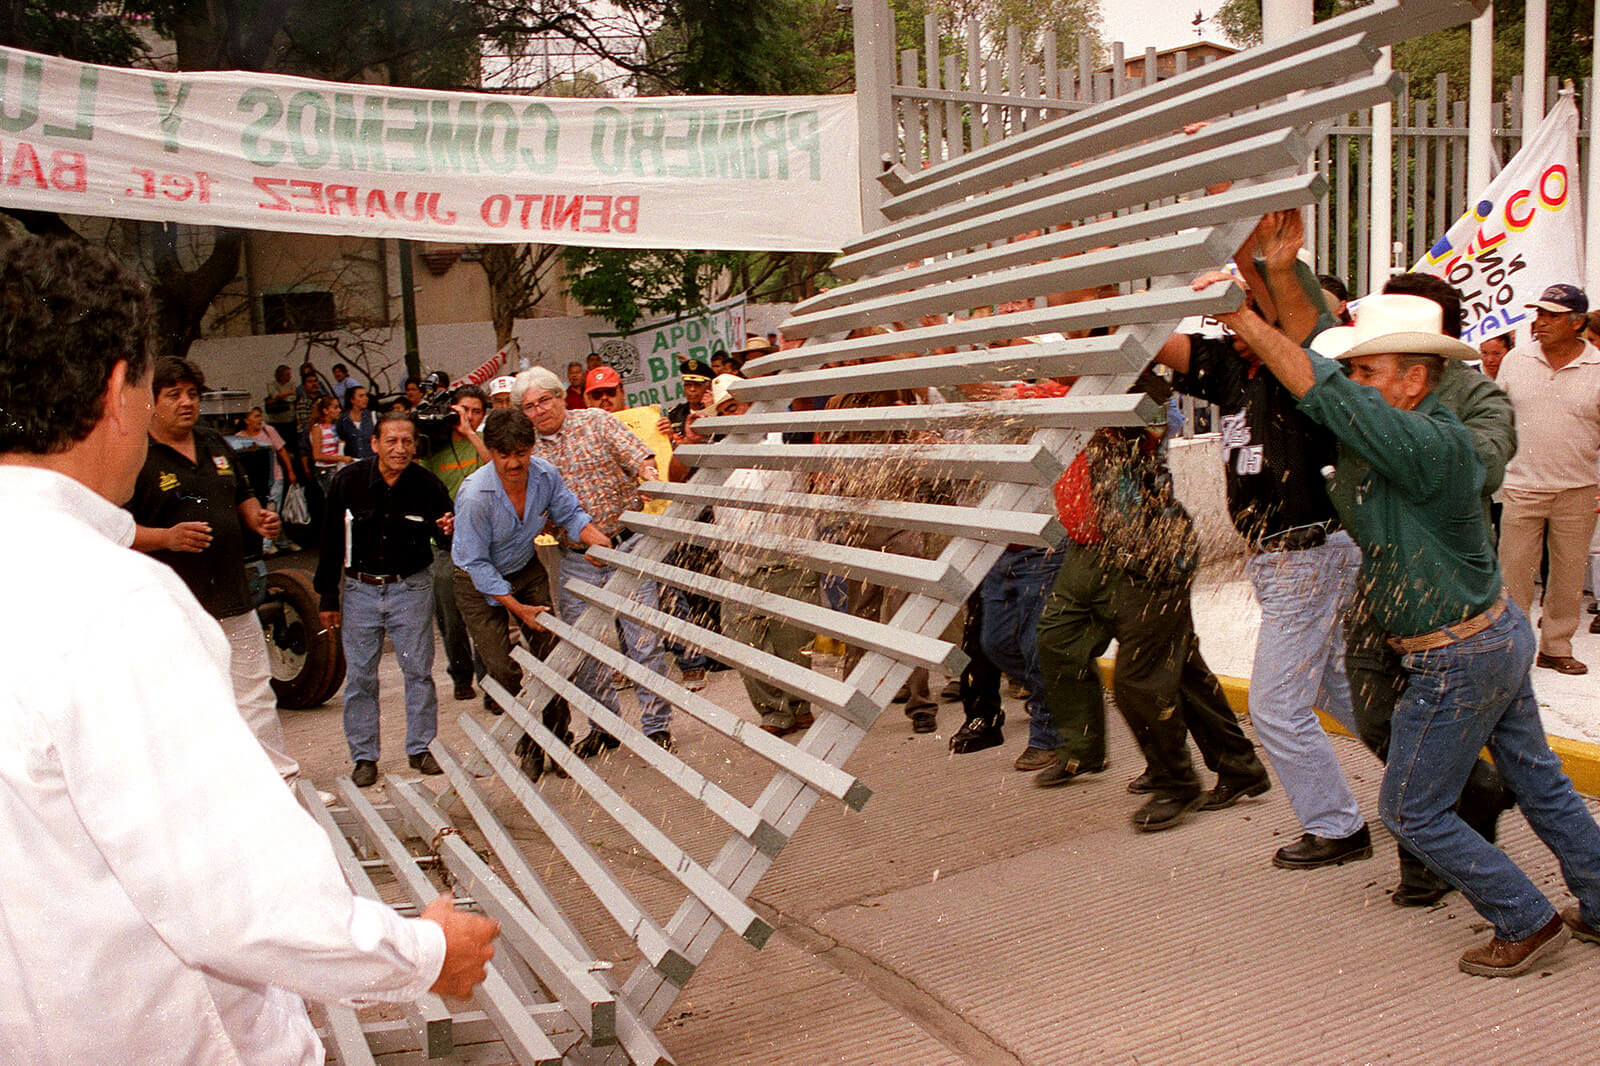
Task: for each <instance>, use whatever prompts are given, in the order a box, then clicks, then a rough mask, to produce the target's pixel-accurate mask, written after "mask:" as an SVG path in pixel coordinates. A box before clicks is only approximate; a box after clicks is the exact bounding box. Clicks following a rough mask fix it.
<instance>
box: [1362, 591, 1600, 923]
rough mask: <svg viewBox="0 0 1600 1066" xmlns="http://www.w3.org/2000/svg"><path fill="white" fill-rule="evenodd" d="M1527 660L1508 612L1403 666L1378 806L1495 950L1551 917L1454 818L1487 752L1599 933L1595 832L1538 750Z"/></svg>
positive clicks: (1544, 745)
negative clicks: (1487, 930) (1497, 942)
mask: <svg viewBox="0 0 1600 1066" xmlns="http://www.w3.org/2000/svg"><path fill="white" fill-rule="evenodd" d="M1533 656H1534V636H1533V627H1532V626H1530V625H1529V624H1528V618H1527V616H1526V615H1525V614H1523V613H1522V611H1521V609H1519V608H1518V607H1517V605H1516V604H1515V603H1509V602H1508V603H1507V605H1506V610H1505V613H1504V614H1503V615H1501V616H1500V618H1499V619H1498V620H1496V621H1495V623H1494V624H1493V625H1491V626H1490V627H1489V628H1488V629H1486V630H1484V631H1483V632H1482V633H1479V634H1478V635H1476V636H1474V637H1469V638H1468V639H1466V640H1463V641H1459V642H1458V643H1455V644H1451V645H1449V646H1447V647H1443V648H1438V649H1435V650H1433V651H1424V652H1413V653H1411V654H1409V655H1407V656H1406V657H1405V659H1404V664H1405V670H1406V677H1407V682H1406V689H1405V691H1404V692H1403V693H1402V694H1401V696H1400V701H1399V702H1398V703H1397V704H1396V705H1395V709H1394V732H1393V734H1392V736H1391V738H1390V741H1389V765H1388V769H1387V770H1386V771H1385V773H1384V775H1383V790H1382V792H1381V793H1380V796H1379V813H1380V814H1382V816H1383V824H1384V825H1386V826H1388V827H1389V831H1390V832H1392V833H1393V834H1394V835H1395V836H1396V837H1398V838H1399V839H1400V841H1401V842H1402V843H1403V844H1405V845H1406V846H1407V847H1408V848H1410V849H1411V850H1412V851H1413V852H1414V853H1415V854H1416V855H1418V856H1419V857H1420V858H1421V859H1422V860H1423V861H1424V862H1426V863H1427V864H1428V866H1430V867H1431V868H1432V869H1433V870H1434V871H1436V872H1437V873H1438V874H1439V876H1441V877H1443V878H1444V879H1445V880H1446V881H1448V882H1450V884H1452V885H1454V886H1455V887H1456V888H1458V889H1460V890H1461V894H1462V895H1463V896H1465V897H1466V898H1467V901H1468V902H1469V903H1471V904H1472V906H1473V907H1474V908H1475V909H1476V910H1477V912H1478V913H1479V914H1481V915H1483V917H1484V918H1486V919H1487V920H1488V921H1489V922H1491V923H1492V924H1493V925H1494V931H1495V935H1496V936H1498V937H1499V938H1500V939H1502V940H1522V939H1524V938H1525V937H1529V936H1532V935H1533V934H1534V933H1536V932H1538V931H1539V929H1540V928H1542V927H1543V926H1544V925H1545V923H1546V922H1548V921H1549V920H1550V919H1551V917H1552V916H1553V915H1554V914H1555V909H1554V908H1553V907H1552V906H1551V905H1550V901H1549V900H1548V899H1546V898H1545V896H1544V894H1543V893H1541V892H1540V891H1539V890H1538V888H1536V887H1534V884H1533V882H1532V881H1531V880H1529V878H1528V875H1527V874H1525V873H1523V872H1522V870H1521V869H1519V868H1518V867H1517V865H1516V864H1515V863H1513V862H1512V861H1511V860H1510V859H1509V858H1507V857H1506V854H1505V852H1503V851H1501V850H1500V849H1499V848H1497V847H1495V846H1494V845H1493V844H1490V843H1489V842H1488V841H1486V840H1484V839H1483V837H1481V836H1479V835H1478V834H1477V833H1474V832H1473V831H1472V830H1471V829H1470V828H1468V827H1467V823H1466V822H1464V821H1462V820H1461V816H1460V815H1458V814H1457V813H1456V812H1455V809H1454V808H1455V803H1456V801H1457V800H1458V799H1459V798H1460V797H1461V788H1462V786H1463V785H1465V784H1466V781H1467V774H1468V773H1470V772H1471V770H1472V765H1473V763H1474V762H1475V761H1476V760H1477V757H1478V752H1479V751H1481V750H1482V749H1483V747H1484V745H1485V744H1487V745H1488V748H1489V753H1490V754H1491V755H1493V756H1494V763H1495V768H1496V769H1498V770H1499V771H1500V774H1501V776H1502V777H1504V779H1505V783H1506V786H1507V787H1508V788H1510V789H1512V791H1514V792H1515V793H1516V797H1517V806H1519V807H1521V808H1522V813H1523V815H1524V816H1526V817H1527V819H1528V824H1529V825H1531V826H1532V827H1533V831H1534V832H1535V833H1537V834H1538V835H1539V839H1540V840H1542V841H1544V843H1545V846H1546V847H1548V848H1549V849H1550V850H1551V851H1552V852H1554V853H1555V856H1556V859H1557V860H1558V861H1559V862H1560V863H1561V874H1562V876H1563V877H1564V878H1565V879H1566V882H1567V887H1568V888H1570V889H1571V890H1572V894H1573V895H1575V896H1577V897H1578V902H1579V904H1580V905H1581V906H1582V913H1583V920H1584V921H1585V922H1588V923H1589V924H1590V925H1591V926H1596V925H1600V826H1596V825H1595V821H1594V818H1593V817H1592V816H1591V815H1590V814H1589V810H1588V808H1587V807H1585V806H1584V804H1583V801H1582V800H1580V799H1579V798H1578V796H1577V793H1575V792H1573V790H1572V782H1571V781H1570V780H1569V779H1568V778H1567V775H1566V774H1565V773H1563V772H1562V770H1561V760H1560V759H1558V758H1557V757H1556V755H1555V754H1554V753H1553V752H1552V751H1551V750H1550V745H1549V743H1548V742H1547V741H1546V740H1545V734H1544V725H1543V723H1542V722H1540V720H1539V707H1538V704H1537V703H1535V702H1534V698H1533V682H1532V680H1531V679H1530V678H1529V676H1528V670H1529V668H1530V667H1531V666H1532V665H1533Z"/></svg>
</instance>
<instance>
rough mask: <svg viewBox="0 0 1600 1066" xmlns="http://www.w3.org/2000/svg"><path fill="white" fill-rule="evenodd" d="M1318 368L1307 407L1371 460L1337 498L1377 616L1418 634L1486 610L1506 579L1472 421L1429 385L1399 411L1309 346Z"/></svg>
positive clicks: (1388, 625)
mask: <svg viewBox="0 0 1600 1066" xmlns="http://www.w3.org/2000/svg"><path fill="white" fill-rule="evenodd" d="M1311 369H1312V372H1313V374H1314V375H1315V377H1316V384H1315V385H1313V386H1312V387H1311V390H1310V391H1309V392H1307V393H1306V394H1305V396H1304V397H1302V398H1301V400H1300V406H1301V409H1302V410H1304V411H1305V412H1306V413H1307V414H1308V415H1310V416H1311V417H1312V418H1314V419H1316V420H1317V421H1318V422H1320V423H1322V424H1323V425H1324V426H1327V427H1328V429H1330V430H1332V431H1333V434H1334V435H1335V436H1337V437H1338V438H1339V440H1340V441H1341V442H1342V443H1343V444H1344V445H1345V446H1347V447H1348V448H1349V449H1350V450H1351V451H1353V452H1354V453H1355V454H1356V455H1358V456H1359V457H1360V458H1361V459H1362V460H1364V461H1365V462H1366V463H1367V464H1369V467H1370V469H1369V470H1368V471H1367V472H1366V474H1365V475H1363V476H1362V477H1361V479H1360V480H1359V481H1358V482H1357V484H1356V486H1355V492H1354V495H1353V496H1352V497H1346V498H1345V499H1344V500H1341V499H1339V498H1335V500H1334V504H1335V506H1336V507H1338V508H1339V514H1340V517H1341V518H1342V519H1343V520H1344V524H1345V528H1346V529H1348V530H1349V531H1350V535H1351V536H1352V537H1354V538H1355V540H1356V543H1357V544H1358V545H1360V547H1361V576H1362V580H1363V583H1364V584H1365V586H1366V588H1367V589H1368V593H1367V598H1368V602H1369V603H1370V605H1371V607H1372V612H1373V615H1374V617H1375V618H1376V619H1377V621H1378V624H1379V625H1381V626H1383V628H1385V629H1387V630H1388V631H1389V632H1391V633H1394V634H1395V635H1397V636H1402V637H1412V636H1417V635H1418V634H1421V633H1428V632H1432V631H1433V630H1435V629H1438V628H1439V627H1441V626H1447V625H1451V624H1453V623H1456V622H1460V621H1462V620H1464V619H1467V618H1470V617H1472V616H1473V615H1475V614H1479V613H1481V612H1483V611H1485V610H1487V609H1488V608H1489V607H1491V606H1492V605H1493V604H1494V603H1495V602H1496V601H1497V600H1498V599H1499V598H1500V591H1501V586H1502V581H1501V577H1500V563H1499V560H1498V559H1497V558H1496V557H1495V553H1494V551H1493V550H1492V549H1491V547H1490V545H1489V532H1488V526H1487V524H1486V523H1485V522H1484V520H1483V511H1482V509H1481V508H1482V502H1481V498H1480V495H1479V493H1480V491H1481V489H1482V486H1483V478H1484V465H1483V460H1481V459H1480V458H1479V457H1478V453H1477V451H1476V449H1475V448H1474V447H1473V441H1472V436H1471V434H1469V433H1468V432H1467V428H1466V427H1465V426H1463V425H1462V424H1461V421H1460V420H1459V419H1457V418H1456V416H1455V415H1453V414H1451V413H1450V411H1449V410H1448V409H1446V408H1445V406H1444V404H1442V403H1441V402H1440V401H1439V399H1438V397H1437V396H1435V395H1433V394H1431V393H1430V394H1429V395H1428V396H1426V397H1424V398H1423V401H1422V402H1421V403H1420V404H1418V405H1417V407H1416V408H1415V409H1414V410H1411V411H1402V410H1399V409H1398V408H1394V407H1390V406H1389V404H1388V403H1387V402H1385V401H1384V399H1383V397H1382V396H1381V395H1379V394H1378V391H1377V390H1376V389H1371V388H1367V387H1366V386H1363V385H1357V384H1356V383H1355V382H1353V381H1351V380H1350V379H1349V378H1347V377H1346V376H1345V375H1344V373H1343V371H1342V369H1341V368H1340V366H1339V364H1338V363H1336V362H1334V361H1333V360H1331V359H1324V358H1322V357H1321V356H1318V355H1315V354H1312V355H1311Z"/></svg>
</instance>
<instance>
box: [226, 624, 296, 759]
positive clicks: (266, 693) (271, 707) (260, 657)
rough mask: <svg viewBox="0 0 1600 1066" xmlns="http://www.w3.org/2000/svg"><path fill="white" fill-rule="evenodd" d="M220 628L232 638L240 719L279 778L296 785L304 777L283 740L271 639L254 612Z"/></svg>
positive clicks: (235, 698) (232, 656)
mask: <svg viewBox="0 0 1600 1066" xmlns="http://www.w3.org/2000/svg"><path fill="white" fill-rule="evenodd" d="M217 624H218V625H220V626H221V627H222V632H223V633H224V635H226V636H227V638H228V647H229V649H230V651H231V654H230V655H229V658H228V663H229V667H230V669H231V672H232V674H233V699H234V702H235V703H237V704H238V705H239V717H241V718H243V719H244V724H245V725H247V726H249V727H250V732H252V733H254V734H255V737H256V741H257V742H258V743H259V744H260V745H261V747H262V750H264V751H265V752H266V753H267V757H268V758H270V759H271V760H272V768H273V769H274V770H276V771H278V776H280V777H282V778H283V779H284V780H285V781H288V782H290V783H293V781H294V779H295V778H296V777H298V776H299V775H300V764H299V763H297V762H295V760H294V757H293V756H291V755H290V754H289V746H288V745H287V744H285V743H284V740H283V723H282V722H280V721H279V720H278V697H277V694H276V693H274V692H273V691H272V669H271V667H270V666H269V664H268V663H267V638H266V635H265V634H263V633H262V632H261V620H260V619H259V618H257V617H256V613H255V612H254V611H246V612H244V613H243V614H236V615H234V616H233V617H232V618H219V619H217Z"/></svg>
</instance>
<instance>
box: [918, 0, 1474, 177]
mask: <svg viewBox="0 0 1600 1066" xmlns="http://www.w3.org/2000/svg"><path fill="white" fill-rule="evenodd" d="M1487 4H1488V0H1454V2H1445V3H1440V2H1435V0H1378V2H1377V3H1374V4H1370V5H1368V6H1366V7H1361V8H1357V9H1356V10H1354V11H1350V12H1347V13H1346V14H1343V15H1338V16H1335V17H1334V18H1331V19H1328V20H1326V21H1324V22H1319V23H1317V24H1316V25H1315V26H1313V27H1312V28H1311V29H1309V30H1307V31H1306V32H1305V33H1301V34H1297V35H1295V36H1294V37H1291V38H1288V39H1286V40H1284V41H1280V42H1276V43H1272V44H1266V45H1262V46H1259V47H1256V48H1251V49H1247V50H1246V51H1243V52H1240V53H1238V54H1236V55H1231V56H1228V57H1226V58H1224V59H1219V60H1217V61H1216V62H1214V63H1206V64H1204V65H1202V66H1199V67H1196V68H1194V69H1193V70H1190V71H1188V72H1187V73H1185V74H1182V75H1179V76H1178V77H1173V78H1168V79H1167V80H1166V81H1161V82H1157V83H1156V84H1155V85H1152V86H1149V87H1148V88H1144V89H1139V90H1137V91H1135V92H1131V93H1128V94H1127V95H1125V96H1121V97H1118V98H1117V99H1115V100H1113V101H1109V102H1107V103H1106V104H1105V105H1104V106H1101V107H1096V108H1091V109H1089V110H1086V111H1082V112H1079V113H1077V114H1075V115H1072V116H1069V117H1067V118H1063V119H1059V120H1057V121H1056V122H1054V123H1046V124H1045V125H1043V126H1040V127H1039V128H1038V129H1036V130H1029V131H1028V132H1027V133H1025V134H1019V135H1017V136H1015V137H1011V138H1008V139H1007V140H1006V141H1005V142H1003V143H1002V144H996V145H994V146H993V147H991V148H989V149H987V150H986V151H984V152H974V153H972V155H971V156H970V157H969V159H970V163H973V164H976V165H982V164H983V163H986V162H988V161H989V160H990V159H991V158H993V157H994V156H995V155H997V154H1003V153H1006V152H1010V151H1023V150H1025V149H1027V148H1031V147H1033V146H1035V145H1036V144H1038V143H1040V142H1042V141H1045V140H1054V139H1056V138H1059V137H1061V136H1063V135H1064V134H1067V133H1071V132H1074V131H1076V130H1078V129H1082V128H1086V127H1090V126H1095V125H1100V124H1103V123H1112V122H1115V121H1117V120H1119V119H1124V118H1126V117H1128V116H1130V115H1134V114H1137V113H1139V112H1142V111H1144V110H1145V109H1147V108H1155V107H1160V106H1162V105H1164V104H1166V103H1167V102H1168V101H1170V100H1173V99H1176V98H1178V97H1181V96H1184V95H1186V94H1189V93H1193V92H1197V91H1200V90H1203V89H1205V88H1207V87H1210V86H1212V85H1216V84H1218V83H1219V82H1223V81H1226V80H1228V79H1230V78H1232V77H1234V76H1235V75H1236V74H1239V73H1241V72H1244V71H1248V70H1252V69H1260V68H1262V67H1266V66H1270V65H1272V64H1274V63H1276V62H1278V61H1279V60H1282V59H1292V58H1294V57H1296V56H1300V55H1304V54H1305V53H1307V52H1309V51H1311V50H1313V49H1316V48H1320V47H1322V46H1323V45H1325V44H1328V43H1329V42H1332V41H1337V40H1340V39H1342V38H1345V37H1349V36H1354V35H1356V34H1365V35H1366V38H1367V43H1368V44H1369V45H1371V46H1372V47H1374V48H1381V47H1383V46H1384V45H1388V44H1394V43H1395V42H1397V41H1401V40H1405V39H1407V38H1409V37H1413V36H1417V35H1419V34H1422V33H1429V32H1432V31H1433V30H1442V29H1447V28H1449V27H1451V26H1459V25H1461V24H1462V23H1465V22H1469V21H1471V20H1472V19H1474V18H1476V17H1477V16H1478V15H1479V14H1481V13H1482V12H1483V9H1484V7H1486V6H1487ZM1179 124H1181V120H1180V123H1179ZM963 162H969V161H963ZM958 169H959V168H958V167H952V166H949V165H948V164H947V165H946V166H943V167H938V166H935V167H929V168H927V169H926V170H922V171H918V172H911V171H909V170H905V169H904V168H898V169H896V171H895V177H896V180H897V181H899V182H900V183H901V184H902V185H903V187H904V188H906V189H908V190H910V189H917V188H920V187H922V186H925V185H932V184H935V183H937V182H940V181H942V180H945V179H946V178H947V177H948V176H949V175H950V174H951V173H952V172H953V171H956V170H958Z"/></svg>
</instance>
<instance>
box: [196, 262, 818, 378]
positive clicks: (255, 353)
mask: <svg viewBox="0 0 1600 1066" xmlns="http://www.w3.org/2000/svg"><path fill="white" fill-rule="evenodd" d="M452 273H454V271H452ZM479 273H480V274H481V273H482V271H479ZM789 306H790V305H788V304H770V305H768V304H763V305H751V307H750V308H749V310H748V313H747V316H746V328H747V329H749V330H750V331H751V332H752V333H757V332H759V333H763V334H764V333H766V332H768V331H769V330H775V329H777V328H778V323H780V322H782V321H783V320H784V319H785V318H787V317H788V314H789ZM612 328H613V327H612V325H611V324H610V323H609V322H607V321H605V320H604V319H601V318H595V317H593V316H587V315H586V316H573V317H560V318H529V319H521V320H519V321H518V322H517V326H516V331H515V336H516V338H517V340H518V341H519V342H520V343H521V345H522V355H523V357H524V358H525V359H527V361H528V365H529V366H544V367H549V368H550V369H551V370H554V371H555V372H556V374H557V376H559V377H560V378H562V380H565V379H566V367H567V364H568V363H569V362H571V361H573V360H574V359H576V360H580V361H581V360H582V359H583V358H584V357H585V356H587V355H588V354H589V334H590V333H600V332H606V331H609V330H611V329H612ZM366 336H367V344H368V351H367V353H366V354H367V359H366V362H367V365H368V366H369V367H370V368H371V369H372V371H373V377H374V378H375V380H376V381H377V384H378V386H379V388H380V389H382V388H393V389H396V390H398V389H399V386H400V383H401V382H402V381H403V380H404V379H405V376H406V370H405V336H404V335H403V334H402V332H401V330H400V328H399V327H398V326H395V327H393V328H391V329H389V330H387V331H373V332H369V333H368V334H367V335H366ZM417 345H418V349H419V350H420V351H421V353H422V372H423V373H424V374H426V373H428V372H429V371H432V370H443V371H445V372H446V373H448V374H449V375H450V376H451V377H459V376H461V375H462V374H465V373H467V372H468V371H470V370H473V369H475V368H476V367H478V366H480V365H481V364H482V363H483V361H484V360H486V359H488V358H489V357H490V356H491V355H493V354H494V353H495V343H494V327H493V326H492V325H490V324H489V323H488V322H487V321H483V322H461V323H453V324H447V325H432V326H428V325H423V326H418V327H417ZM189 358H190V359H192V360H194V362H195V363H196V364H197V365H198V366H199V367H200V369H201V370H203V371H204V372H205V375H206V385H207V386H208V387H210V388H217V389H243V390H244V391H246V392H249V393H251V394H252V395H258V394H264V393H265V392H266V391H267V384H268V383H269V382H271V380H272V371H273V368H274V367H276V366H277V365H278V364H279V363H288V364H289V366H290V367H291V368H292V369H298V367H299V365H300V363H301V362H303V361H304V360H305V359H307V358H310V360H311V362H312V363H314V364H315V365H316V367H317V369H318V370H320V371H322V372H323V373H324V374H327V373H328V372H329V369H330V368H331V367H332V366H333V364H334V363H338V362H343V363H345V364H346V365H349V366H351V368H352V373H356V376H357V377H358V378H359V377H362V375H361V374H360V373H357V372H356V371H355V370H354V363H353V362H352V360H351V358H350V357H349V354H348V350H347V351H346V352H345V353H339V352H335V351H334V350H332V349H331V348H328V347H320V346H319V347H317V348H315V349H313V350H312V351H310V352H309V353H308V352H307V351H306V341H305V338H304V337H302V336H301V335H299V334H295V333H275V334H267V335H256V336H245V337H210V338H207V339H205V340H200V341H197V342H195V344H194V345H193V347H191V348H190V349H189ZM512 369H513V370H515V369H516V368H515V367H513V368H512Z"/></svg>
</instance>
